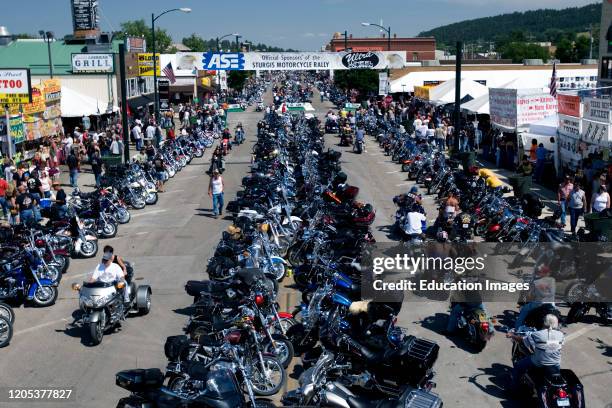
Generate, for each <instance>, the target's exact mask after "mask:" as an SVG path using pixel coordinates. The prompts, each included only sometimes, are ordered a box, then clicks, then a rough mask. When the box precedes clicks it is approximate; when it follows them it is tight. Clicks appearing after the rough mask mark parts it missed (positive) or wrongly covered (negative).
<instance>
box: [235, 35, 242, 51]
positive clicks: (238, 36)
mask: <svg viewBox="0 0 612 408" xmlns="http://www.w3.org/2000/svg"><path fill="white" fill-rule="evenodd" d="M241 38H242V36H241V35H237V36H236V52H240V39H241Z"/></svg>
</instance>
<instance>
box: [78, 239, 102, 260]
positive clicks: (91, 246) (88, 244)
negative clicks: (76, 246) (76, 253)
mask: <svg viewBox="0 0 612 408" xmlns="http://www.w3.org/2000/svg"><path fill="white" fill-rule="evenodd" d="M80 252H81V256H82V257H83V258H92V257H94V256H96V254H97V253H98V241H84V242H83V243H82V244H81V251H80Z"/></svg>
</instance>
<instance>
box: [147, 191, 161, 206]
mask: <svg viewBox="0 0 612 408" xmlns="http://www.w3.org/2000/svg"><path fill="white" fill-rule="evenodd" d="M157 198H158V196H157V193H156V192H150V193H148V194H147V198H146V199H145V204H147V205H153V204H155V203H157Z"/></svg>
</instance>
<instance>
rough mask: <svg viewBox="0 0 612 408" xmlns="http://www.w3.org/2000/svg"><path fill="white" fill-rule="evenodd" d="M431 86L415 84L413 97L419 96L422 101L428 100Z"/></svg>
mask: <svg viewBox="0 0 612 408" xmlns="http://www.w3.org/2000/svg"><path fill="white" fill-rule="evenodd" d="M431 88H432V87H431V86H428V85H427V86H418V85H415V87H414V97H415V98H419V99H421V100H423V101H428V100H429V90H430V89H431Z"/></svg>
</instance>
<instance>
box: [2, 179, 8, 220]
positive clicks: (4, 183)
mask: <svg viewBox="0 0 612 408" xmlns="http://www.w3.org/2000/svg"><path fill="white" fill-rule="evenodd" d="M8 189H9V183H8V182H7V181H6V180H5V179H3V178H0V207H2V215H3V216H4V218H6V219H7V220H8V218H9V203H8V201H6V192H7V191H8Z"/></svg>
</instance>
